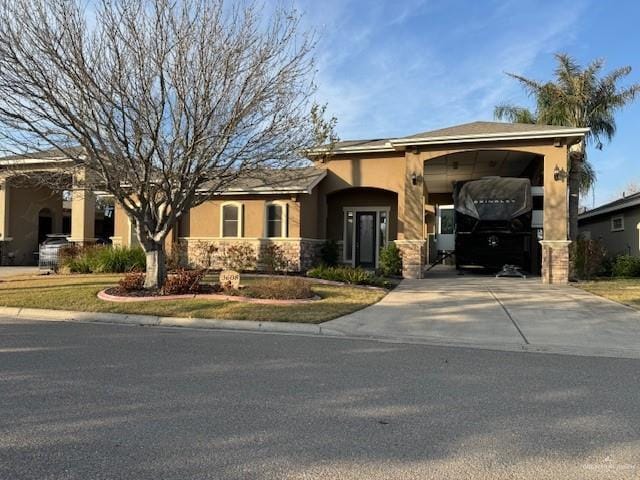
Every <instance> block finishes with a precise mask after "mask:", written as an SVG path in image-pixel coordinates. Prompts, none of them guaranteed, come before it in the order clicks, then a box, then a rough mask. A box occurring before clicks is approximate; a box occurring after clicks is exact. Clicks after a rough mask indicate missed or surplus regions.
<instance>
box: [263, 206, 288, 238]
mask: <svg viewBox="0 0 640 480" xmlns="http://www.w3.org/2000/svg"><path fill="white" fill-rule="evenodd" d="M287 207H288V205H287V204H286V203H284V202H271V203H267V204H266V213H265V224H266V225H265V234H266V235H265V236H266V237H267V238H282V237H286V236H288V231H287V230H288V229H287V226H288V223H289V220H288V209H287Z"/></svg>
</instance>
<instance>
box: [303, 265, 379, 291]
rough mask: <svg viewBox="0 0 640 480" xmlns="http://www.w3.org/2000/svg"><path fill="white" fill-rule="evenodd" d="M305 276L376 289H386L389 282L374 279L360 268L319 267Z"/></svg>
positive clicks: (373, 276) (377, 278)
mask: <svg viewBox="0 0 640 480" xmlns="http://www.w3.org/2000/svg"><path fill="white" fill-rule="evenodd" d="M307 276H309V277H312V278H321V279H323V280H332V281H335V282H344V283H350V284H354V285H374V286H377V287H387V286H389V282H387V281H386V280H385V279H383V278H381V277H376V276H375V275H373V274H372V273H370V272H367V271H366V270H363V269H362V268H360V267H356V268H354V267H347V266H344V267H327V266H324V265H321V266H319V267H315V268H312V269H311V270H309V271H308V272H307Z"/></svg>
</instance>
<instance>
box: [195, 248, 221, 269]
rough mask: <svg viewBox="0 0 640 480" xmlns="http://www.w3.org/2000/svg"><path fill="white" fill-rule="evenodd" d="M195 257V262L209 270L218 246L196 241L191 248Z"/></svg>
mask: <svg viewBox="0 0 640 480" xmlns="http://www.w3.org/2000/svg"><path fill="white" fill-rule="evenodd" d="M191 253H192V255H193V256H194V257H195V263H196V264H197V265H200V266H201V267H202V268H205V269H207V270H211V269H212V268H213V265H214V263H215V260H214V259H215V255H216V253H218V246H217V245H216V244H215V243H211V242H205V241H198V242H196V243H195V245H194V246H193V249H192V250H191Z"/></svg>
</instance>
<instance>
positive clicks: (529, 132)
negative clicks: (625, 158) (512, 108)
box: [318, 122, 589, 154]
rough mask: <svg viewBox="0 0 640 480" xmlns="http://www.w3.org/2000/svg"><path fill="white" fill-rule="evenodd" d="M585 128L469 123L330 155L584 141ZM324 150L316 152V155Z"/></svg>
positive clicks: (349, 146)
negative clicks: (457, 145) (534, 141)
mask: <svg viewBox="0 0 640 480" xmlns="http://www.w3.org/2000/svg"><path fill="white" fill-rule="evenodd" d="M588 131H589V129H588V128H573V127H562V126H556V125H537V124H528V123H504V122H471V123H464V124H461V125H455V126H452V127H447V128H441V129H438V130H430V131H427V132H421V133H416V134H413V135H409V136H406V137H398V138H383V139H371V140H345V141H341V142H338V143H337V144H336V145H335V148H334V151H333V153H337V154H340V153H358V152H363V153H364V152H393V151H396V150H402V149H404V148H406V147H408V146H416V145H438V144H445V143H466V142H488V141H500V140H523V139H539V138H568V139H572V140H573V141H574V142H575V141H577V140H578V139H580V138H582V137H584V135H585V134H586V133H587V132H588ZM323 151H326V149H318V153H321V152H323Z"/></svg>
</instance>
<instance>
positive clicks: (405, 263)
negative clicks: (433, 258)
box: [395, 240, 427, 278]
mask: <svg viewBox="0 0 640 480" xmlns="http://www.w3.org/2000/svg"><path fill="white" fill-rule="evenodd" d="M395 244H396V245H397V247H398V249H399V250H400V255H401V256H402V276H403V277H404V278H422V275H423V269H424V264H425V256H426V252H427V243H426V242H425V241H424V240H396V241H395Z"/></svg>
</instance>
